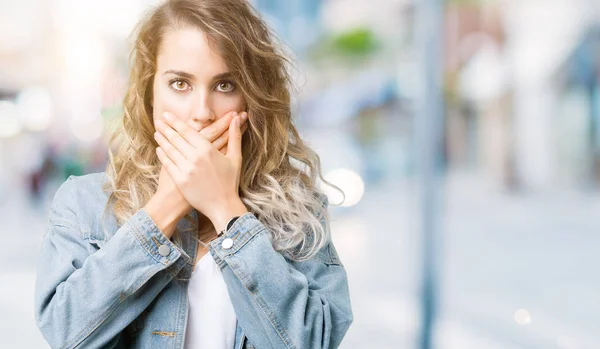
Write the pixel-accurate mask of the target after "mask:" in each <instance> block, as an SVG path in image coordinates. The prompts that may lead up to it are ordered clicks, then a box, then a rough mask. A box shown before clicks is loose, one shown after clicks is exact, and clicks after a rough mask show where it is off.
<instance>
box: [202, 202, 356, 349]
mask: <svg viewBox="0 0 600 349" xmlns="http://www.w3.org/2000/svg"><path fill="white" fill-rule="evenodd" d="M325 209H327V201H326V200H325ZM322 224H327V223H325V222H324V221H322ZM326 228H327V229H329V227H328V226H327V227H326ZM225 239H232V240H233V245H231V244H230V243H229V241H227V242H225V243H224V244H223V241H224V240H225ZM230 245H231V246H230ZM210 252H211V254H212V255H213V258H214V259H215V262H216V263H217V265H219V267H220V268H221V272H222V273H223V278H224V279H225V282H226V284H227V288H228V292H229V295H230V298H231V301H232V303H233V306H234V309H235V311H236V316H237V318H238V321H239V323H240V326H241V328H242V329H243V332H244V334H245V335H246V337H247V338H248V341H249V342H250V343H251V344H252V345H253V346H254V347H256V348H261V349H267V348H277V349H279V348H288V349H292V348H295V349H309V348H324V349H334V348H337V347H338V346H339V345H340V343H341V341H342V339H343V337H344V335H345V334H346V332H347V331H348V328H349V327H350V324H351V323H352V321H353V315H352V309H351V304H350V295H349V289H348V280H347V276H346V270H345V267H344V265H343V264H342V263H341V262H340V260H339V258H338V255H337V252H336V250H335V247H334V245H333V242H332V241H331V240H329V241H328V243H327V245H325V247H323V248H322V249H321V250H320V251H319V253H317V255H316V256H315V257H313V258H312V259H309V260H306V261H302V262H296V261H292V260H289V259H287V258H285V257H284V256H283V255H282V254H280V253H279V252H277V251H276V250H275V249H274V248H273V246H272V244H271V239H270V234H269V231H268V230H267V228H266V227H265V226H264V225H263V224H262V223H261V222H260V221H259V220H258V219H257V218H256V217H255V216H254V215H253V214H252V213H246V214H244V215H243V216H241V217H240V218H238V219H237V220H236V221H235V223H234V224H233V225H232V227H231V228H230V229H229V230H228V231H227V232H226V233H224V234H223V235H221V236H220V237H219V238H217V239H215V240H213V241H212V242H211V243H210Z"/></svg>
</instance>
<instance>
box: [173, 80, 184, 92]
mask: <svg viewBox="0 0 600 349" xmlns="http://www.w3.org/2000/svg"><path fill="white" fill-rule="evenodd" d="M187 86H188V83H187V82H185V81H183V80H175V81H173V82H171V87H172V88H173V89H175V90H177V91H185V90H187Z"/></svg>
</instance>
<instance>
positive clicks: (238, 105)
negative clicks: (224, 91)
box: [214, 95, 246, 118]
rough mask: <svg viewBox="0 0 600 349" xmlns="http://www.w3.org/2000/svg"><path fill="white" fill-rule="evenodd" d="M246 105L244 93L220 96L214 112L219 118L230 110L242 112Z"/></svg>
mask: <svg viewBox="0 0 600 349" xmlns="http://www.w3.org/2000/svg"><path fill="white" fill-rule="evenodd" d="M245 106H246V101H245V99H244V97H243V96H242V95H234V96H220V97H218V98H217V100H216V103H215V106H214V113H215V115H217V118H221V117H223V116H225V114H227V113H229V112H230V111H237V112H242V111H244V108H245Z"/></svg>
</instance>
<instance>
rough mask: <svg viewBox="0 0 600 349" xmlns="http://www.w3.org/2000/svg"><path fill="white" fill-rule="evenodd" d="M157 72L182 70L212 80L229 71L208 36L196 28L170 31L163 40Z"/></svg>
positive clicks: (157, 62)
mask: <svg viewBox="0 0 600 349" xmlns="http://www.w3.org/2000/svg"><path fill="white" fill-rule="evenodd" d="M156 65H157V70H158V72H159V73H163V72H164V71H165V70H168V69H175V70H182V71H185V72H188V73H191V74H194V75H196V76H197V77H207V78H210V77H212V75H214V74H219V73H222V72H225V71H227V65H226V64H225V61H224V60H223V58H222V57H221V55H219V53H218V52H217V51H215V48H214V45H210V44H209V38H208V36H207V35H206V34H205V33H204V32H202V31H200V30H198V29H195V28H182V29H170V30H168V31H167V32H166V33H165V35H164V37H163V40H162V43H161V46H160V48H159V51H158V57H157V61H156Z"/></svg>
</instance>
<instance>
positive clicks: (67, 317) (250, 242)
mask: <svg viewBox="0 0 600 349" xmlns="http://www.w3.org/2000/svg"><path fill="white" fill-rule="evenodd" d="M106 180H107V178H106V175H105V173H104V172H102V173H93V174H88V175H84V176H70V177H69V178H68V179H67V180H66V181H65V182H64V183H63V184H62V185H61V186H60V188H59V189H58V191H57V192H56V194H55V196H54V199H53V201H52V204H51V208H50V214H49V219H48V228H47V230H46V233H45V235H44V238H43V241H42V244H41V251H40V255H39V264H38V270H37V279H36V285H35V319H36V323H37V326H38V327H39V329H40V331H41V332H42V334H43V336H44V338H45V339H46V341H47V342H48V343H49V344H50V346H51V347H52V348H144V349H150V348H160V349H166V348H178V349H181V348H183V344H184V343H183V342H184V338H185V331H186V323H187V318H188V294H187V285H188V282H189V279H190V276H191V273H192V263H193V261H194V260H195V255H196V248H197V240H196V239H195V236H194V235H193V234H176V235H177V236H178V238H177V239H172V240H170V239H168V238H167V237H166V236H165V235H164V234H163V233H162V232H161V231H160V230H159V229H158V227H157V226H156V224H155V223H154V222H153V221H152V219H151V218H150V216H149V215H148V213H147V212H146V210H145V209H144V208H142V209H140V210H138V211H137V212H135V213H134V215H133V216H132V217H131V218H130V219H128V220H127V221H126V222H125V223H124V224H123V225H122V226H118V225H117V223H116V220H115V217H114V214H112V213H111V211H110V210H107V212H108V214H106V215H103V214H102V213H103V211H104V206H105V204H106V202H107V200H108V195H107V194H106V193H105V192H103V190H102V184H103V183H104V182H105V181H106ZM323 203H324V207H325V208H327V200H326V199H325V198H324V197H323ZM192 215H193V216H194V218H197V211H195V210H192ZM190 226H191V224H190V223H189V222H188V221H187V220H186V219H182V220H180V221H179V222H178V225H177V230H178V231H183V230H185V229H186V228H189V227H190ZM326 228H327V229H329V227H326ZM224 239H232V240H233V246H230V244H222V241H223V240H224ZM161 246H166V247H167V248H165V247H162V248H160V247H161ZM159 248H160V250H159ZM209 249H210V253H211V255H212V257H213V258H214V260H215V262H216V264H217V265H218V266H219V268H220V270H221V272H222V274H223V278H224V280H225V283H226V285H227V289H228V292H229V296H230V298H231V302H232V304H233V307H234V310H235V313H236V317H237V324H236V335H235V349H240V348H258V349H267V348H289V349H292V348H297V349H304V348H337V347H338V346H339V345H340V342H341V341H342V338H343V337H344V335H345V334H346V332H347V330H348V328H349V327H350V324H351V323H352V320H353V316H352V309H351V304H350V296H349V289H348V281H347V276H346V270H345V267H344V265H343V264H342V263H341V261H340V259H339V258H338V254H337V252H336V249H335V247H334V245H333V243H332V241H331V240H329V241H328V244H327V245H325V247H324V248H323V249H321V250H320V251H319V252H318V253H317V255H316V256H315V257H313V258H312V259H309V260H306V261H301V262H297V261H292V260H290V259H287V258H285V257H284V256H283V255H282V254H280V253H279V252H277V251H275V250H274V249H273V247H272V244H271V238H270V234H269V231H268V230H267V228H266V227H265V226H264V225H263V224H262V223H261V222H260V221H259V220H258V219H257V218H256V217H255V216H254V215H253V214H252V213H246V214H244V215H243V216H242V217H240V218H239V219H238V220H236V221H235V223H234V224H233V225H232V226H231V228H230V229H229V230H228V231H226V232H225V233H224V234H223V235H221V236H220V237H218V238H217V239H215V240H213V241H212V242H210V247H209Z"/></svg>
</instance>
